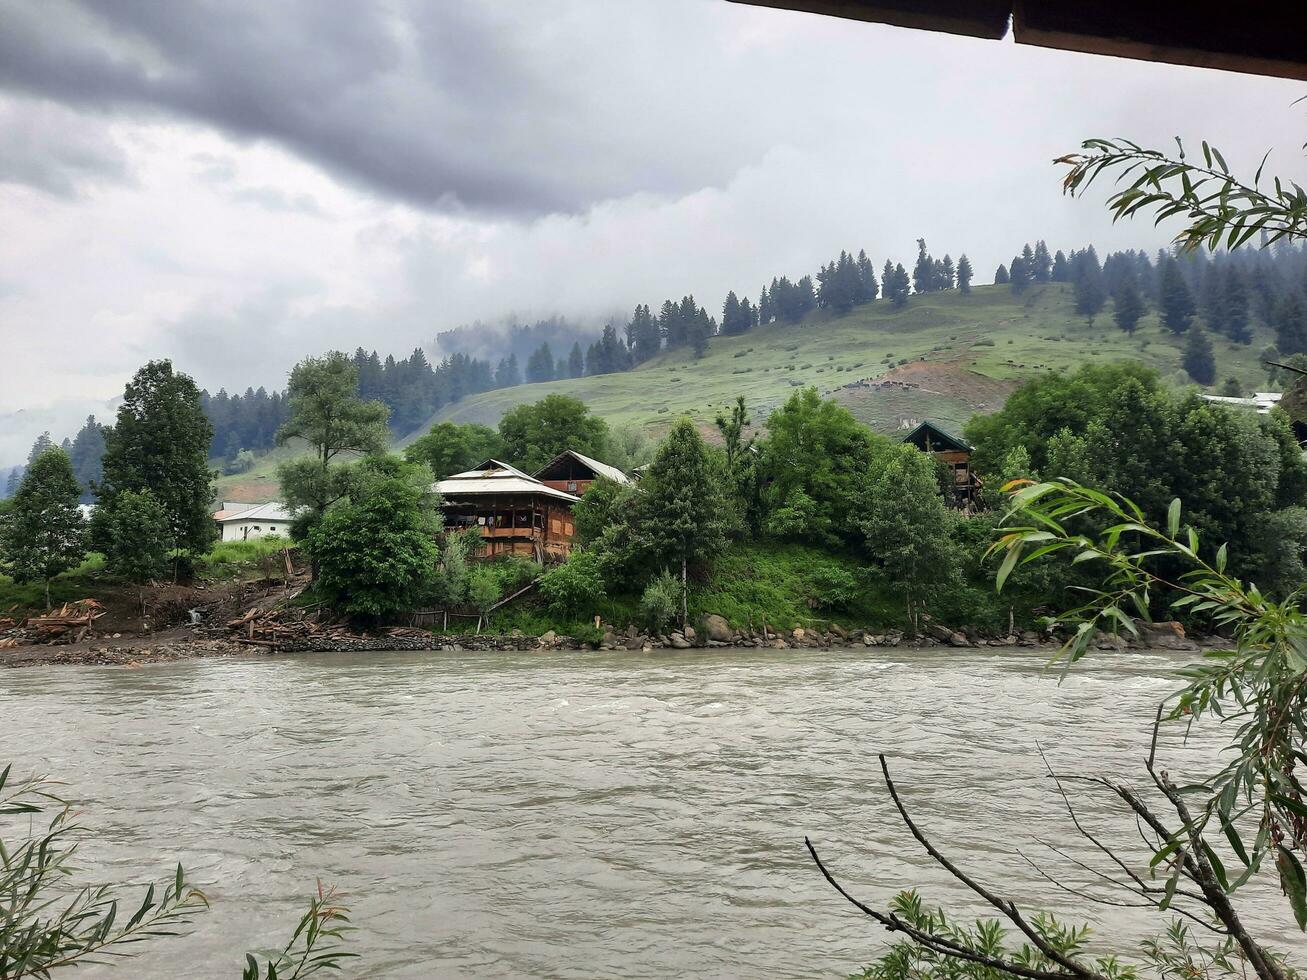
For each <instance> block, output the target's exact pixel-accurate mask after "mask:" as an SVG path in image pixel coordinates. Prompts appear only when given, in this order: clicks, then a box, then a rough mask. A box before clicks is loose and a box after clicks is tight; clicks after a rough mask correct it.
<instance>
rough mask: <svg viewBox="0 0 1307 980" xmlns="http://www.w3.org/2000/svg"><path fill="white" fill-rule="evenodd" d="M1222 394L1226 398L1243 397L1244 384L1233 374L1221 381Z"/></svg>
mask: <svg viewBox="0 0 1307 980" xmlns="http://www.w3.org/2000/svg"><path fill="white" fill-rule="evenodd" d="M1221 394H1222V395H1223V396H1225V397H1226V398H1241V397H1243V385H1241V384H1240V383H1239V379H1238V378H1236V377H1234V376H1233V375H1231V376H1230V377H1228V378H1226V379H1225V380H1224V381H1222V382H1221Z"/></svg>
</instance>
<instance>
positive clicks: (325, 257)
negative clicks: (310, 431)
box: [0, 0, 1303, 464]
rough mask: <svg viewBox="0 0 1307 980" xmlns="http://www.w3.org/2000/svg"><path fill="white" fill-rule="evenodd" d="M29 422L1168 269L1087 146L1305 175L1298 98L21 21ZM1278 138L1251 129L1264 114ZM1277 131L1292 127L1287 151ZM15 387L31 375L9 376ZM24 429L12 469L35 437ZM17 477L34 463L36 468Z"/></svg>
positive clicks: (929, 70)
mask: <svg viewBox="0 0 1307 980" xmlns="http://www.w3.org/2000/svg"><path fill="white" fill-rule="evenodd" d="M0 23H3V24H4V29H3V30H0V126H3V127H4V131H5V132H6V134H7V135H8V136H12V135H13V134H15V133H18V134H21V135H22V137H23V138H22V139H12V138H11V139H6V140H5V141H3V142H4V145H3V147H2V148H0V214H3V217H4V230H5V233H4V235H0V270H3V277H4V281H3V283H0V350H2V351H3V354H4V360H3V362H0V412H12V411H14V410H17V409H20V408H27V409H29V410H35V409H38V408H41V407H42V406H53V405H56V404H58V403H61V402H66V403H70V404H73V405H75V406H78V407H76V408H70V409H69V413H68V414H69V418H70V419H71V420H72V421H76V422H80V418H78V415H79V414H84V412H83V411H82V409H81V407H80V406H82V405H84V404H102V403H103V402H104V401H106V400H108V399H110V398H112V397H114V396H116V395H117V394H118V393H120V392H121V391H122V386H123V383H124V382H125V381H126V380H127V379H128V378H129V377H130V375H131V373H132V371H134V370H135V369H136V367H138V366H139V365H140V364H141V363H143V362H144V361H145V360H147V359H148V358H151V357H162V356H166V357H173V358H174V359H175V360H176V363H177V365H178V367H179V368H180V369H181V370H184V371H187V372H188V373H191V374H192V375H193V376H194V377H195V378H196V380H197V381H198V382H199V383H200V384H201V385H203V386H205V387H208V388H209V389H210V390H216V389H217V388H218V387H219V386H226V387H227V388H228V389H229V390H230V389H237V390H244V389H245V387H247V386H254V387H257V386H259V385H264V386H269V387H272V386H280V385H282V384H284V381H285V375H286V371H287V369H288V368H289V367H290V366H291V365H292V364H293V363H294V362H295V361H296V360H298V359H299V358H301V357H303V356H304V355H306V354H308V353H313V352H319V351H322V350H324V349H327V348H329V347H339V348H344V349H347V350H352V349H353V348H354V347H356V346H359V345H362V346H365V347H367V348H369V349H371V348H377V349H379V350H380V351H381V352H382V353H383V354H384V353H390V352H393V353H395V354H397V355H402V354H403V353H405V352H407V351H409V350H412V348H413V347H414V346H415V345H417V344H425V345H428V346H430V345H431V344H432V341H433V339H434V337H435V335H436V333H437V332H438V331H440V330H444V329H448V328H449V327H452V326H457V325H459V324H462V323H469V322H472V321H473V320H481V321H483V322H497V321H499V320H500V319H501V318H504V317H506V316H511V315H516V316H517V317H518V318H519V319H521V320H529V319H532V318H536V317H546V316H550V315H555V314H561V315H563V316H566V317H567V318H568V319H570V320H581V319H583V320H587V321H589V322H594V323H601V322H602V320H603V319H604V318H607V317H611V316H614V315H616V316H624V315H626V314H625V312H624V311H628V310H629V309H630V308H631V307H632V306H633V305H634V304H636V303H641V302H647V303H651V304H657V303H659V302H661V300H662V299H664V298H667V297H674V296H680V295H683V294H684V293H688V292H693V293H694V294H695V296H696V297H697V298H698V300H699V301H700V302H701V303H702V304H704V305H705V306H707V307H709V308H710V309H712V310H714V311H716V310H718V309H720V304H721V301H722V297H723V296H724V294H725V292H726V290H727V289H733V290H735V291H736V292H737V294H741V295H744V294H747V295H749V296H750V297H751V298H755V299H756V297H757V291H758V288H759V287H760V286H761V285H762V283H763V281H764V280H768V279H770V277H771V276H773V275H780V274H789V275H791V276H796V275H801V274H803V273H805V272H813V271H815V269H816V268H817V266H818V264H820V263H822V262H825V261H827V260H828V259H829V258H831V257H832V256H834V255H835V254H837V253H838V251H839V250H840V249H841V248H852V249H855V250H856V249H858V248H865V249H866V250H867V252H868V253H869V255H870V256H871V257H872V259H873V260H874V261H875V262H876V264H877V266H878V267H879V265H880V264H881V263H882V262H883V261H884V260H885V258H887V257H893V258H894V259H895V260H896V261H897V260H902V261H904V262H905V264H908V263H909V262H910V259H911V257H912V255H913V253H914V252H915V240H916V239H917V238H918V237H925V238H926V239H927V241H928V243H929V245H930V247H931V249H932V250H933V251H934V252H935V254H937V255H938V254H942V253H944V252H949V253H951V254H952V255H953V257H954V258H955V259H956V258H957V256H958V254H959V253H960V252H962V251H965V252H967V253H968V255H969V256H970V258H971V259H972V261H973V264H974V265H975V267H976V269H977V274H978V275H977V279H978V281H986V280H987V279H988V276H989V274H990V273H991V272H992V270H993V269H994V267H995V266H996V265H997V264H998V263H999V262H1007V261H1010V259H1011V256H1012V254H1013V252H1015V251H1017V250H1019V249H1020V247H1021V245H1022V244H1023V243H1024V242H1026V241H1031V240H1034V239H1036V238H1040V237H1042V238H1045V239H1047V240H1048V243H1049V245H1050V246H1051V247H1052V248H1071V247H1078V246H1080V245H1083V244H1085V243H1087V242H1093V243H1095V244H1096V245H1097V246H1098V247H1099V248H1100V250H1109V249H1112V248H1123V247H1137V246H1142V247H1146V248H1154V247H1157V246H1158V245H1161V244H1163V243H1164V242H1165V241H1166V239H1167V237H1168V232H1167V230H1165V229H1163V230H1161V231H1158V230H1154V229H1152V228H1151V226H1150V225H1148V224H1147V223H1145V222H1134V223H1123V224H1119V225H1112V223H1111V222H1110V220H1109V218H1108V216H1107V215H1106V213H1105V212H1104V210H1103V208H1102V206H1101V204H1102V198H1103V196H1104V194H1105V192H1106V188H1105V187H1104V188H1096V189H1095V192H1094V193H1093V194H1091V195H1090V197H1089V198H1088V199H1086V200H1083V201H1082V200H1072V199H1068V198H1065V197H1063V196H1062V195H1061V193H1060V191H1059V187H1058V173H1057V171H1056V168H1054V167H1053V166H1052V165H1051V160H1052V158H1053V157H1055V156H1057V155H1058V154H1060V153H1063V152H1066V151H1067V150H1070V149H1073V148H1074V147H1075V146H1076V145H1078V143H1079V141H1080V140H1081V139H1083V138H1085V137H1087V136H1096V135H1118V134H1119V135H1126V136H1130V137H1132V138H1135V139H1138V140H1140V141H1142V142H1145V143H1148V144H1151V145H1161V146H1165V145H1167V144H1168V140H1169V138H1170V137H1171V136H1172V135H1173V134H1180V135H1184V136H1186V137H1187V138H1189V139H1190V140H1191V141H1194V142H1196V140H1197V139H1198V138H1201V137H1206V138H1209V139H1211V140H1212V141H1213V142H1215V143H1216V144H1217V145H1219V146H1220V147H1221V148H1222V150H1223V151H1224V153H1225V156H1226V158H1227V159H1228V160H1229V161H1230V163H1231V164H1232V165H1233V166H1235V167H1236V168H1240V169H1244V170H1250V169H1252V168H1254V167H1256V165H1257V162H1258V160H1259V159H1260V157H1261V154H1262V152H1263V151H1264V150H1265V149H1266V148H1267V147H1268V146H1271V145H1275V144H1277V143H1278V144H1279V145H1280V147H1281V151H1282V152H1285V151H1287V155H1280V154H1279V153H1277V155H1273V156H1272V158H1271V163H1270V164H1269V165H1268V173H1269V172H1272V171H1274V172H1278V173H1283V174H1285V175H1286V176H1289V177H1296V178H1297V179H1299V180H1300V181H1301V180H1302V178H1303V167H1302V165H1301V156H1300V154H1298V153H1297V146H1298V144H1300V143H1301V142H1302V137H1301V136H1298V137H1297V138H1295V137H1294V134H1293V133H1291V132H1290V131H1289V130H1290V127H1289V126H1288V125H1287V124H1288V123H1289V122H1296V121H1297V120H1298V119H1299V118H1300V117H1299V116H1298V115H1297V114H1296V111H1295V110H1293V109H1291V108H1290V107H1289V106H1290V103H1291V102H1292V100H1293V99H1294V98H1295V97H1297V96H1298V95H1299V94H1301V92H1300V90H1301V86H1300V85H1298V84H1294V83H1290V82H1284V81H1277V80H1274V79H1265V78H1251V77H1244V76H1238V75H1232V74H1229V73H1222V72H1210V71H1201V70H1198V69H1187V68H1176V67H1172V66H1163V65H1152V64H1145V63H1136V62H1125V61H1120V60H1116V59H1109V58H1096V57H1089V56H1081V55H1074V54H1069V53H1065V52H1053V51H1045V50H1040V49H1029V48H1018V47H1015V46H1013V45H1011V44H1007V43H991V42H983V41H978V40H973V39H964V38H955V37H949V36H945V35H936V34H930V33H927V32H915V31H902V30H896V29H892V28H886V27H878V26H875V25H865V24H858V23H854V22H849V21H841V20H836V19H832V18H823V17H812V16H803V15H798V14H793V13H788V12H783V11H776V10H768V9H762V8H754V7H748V6H742V5H737V4H731V3H725V2H722V0H623V2H622V3H620V4H618V3H612V2H609V0H537V2H526V0H522V2H517V3H497V4H489V3H474V2H471V0H441V2H439V3H426V2H418V0H390V2H388V3H387V4H384V5H381V4H360V5H355V6H352V7H350V8H349V16H342V15H341V13H340V8H339V7H338V6H336V5H332V4H324V3H321V2H319V0H284V2H279V3H276V4H269V3H265V2H262V0H207V2H206V0H197V2H194V3H184V4H183V3H155V2H152V0H0ZM1250 107H1255V109H1256V111H1250ZM1268 120H1269V121H1268ZM12 365H21V370H13V368H12ZM35 417H36V416H35V415H34V414H31V413H30V412H29V413H27V414H24V415H14V416H6V417H4V419H3V421H0V437H3V439H4V440H6V441H4V442H3V445H0V464H3V463H5V462H6V461H7V460H6V459H5V457H4V452H6V448H5V447H8V446H18V447H19V448H21V450H22V452H23V453H25V452H26V447H27V446H28V445H30V443H31V441H32V439H33V438H35V436H36V435H37V434H38V433H39V431H40V430H39V428H38V429H36V430H35V431H32V429H33V426H34V424H36V423H34V422H32V421H31V420H32V419H35ZM20 458H21V457H20Z"/></svg>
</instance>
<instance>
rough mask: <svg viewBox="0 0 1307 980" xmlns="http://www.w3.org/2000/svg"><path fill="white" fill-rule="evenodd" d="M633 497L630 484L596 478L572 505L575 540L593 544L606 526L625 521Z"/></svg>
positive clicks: (634, 492)
mask: <svg viewBox="0 0 1307 980" xmlns="http://www.w3.org/2000/svg"><path fill="white" fill-rule="evenodd" d="M635 497H636V490H635V489H634V488H633V487H631V486H629V485H626V484H621V483H618V482H617V481H616V480H609V479H607V478H606V477H600V478H599V479H597V480H595V481H594V483H592V484H590V487H589V489H588V490H586V492H585V493H584V494H582V495H581V499H580V500H579V501H578V502H577V503H576V504H575V505H574V506H573V508H572V520H573V525H574V527H575V529H576V541H577V543H578V544H581V545H590V544H594V543H595V542H596V541H598V540H599V538H600V536H601V535H602V534H603V533H604V531H605V530H606V529H607V528H609V527H611V526H613V525H614V524H620V523H623V522H625V521H626V520H627V518H628V517H629V515H630V513H631V511H632V509H633V508H634V507H635V502H636V501H635Z"/></svg>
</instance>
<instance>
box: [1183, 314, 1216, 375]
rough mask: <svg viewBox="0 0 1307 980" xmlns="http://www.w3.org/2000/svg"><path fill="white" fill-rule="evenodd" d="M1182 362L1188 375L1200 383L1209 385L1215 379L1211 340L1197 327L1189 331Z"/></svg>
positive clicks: (1214, 360) (1214, 359) (1214, 358)
mask: <svg viewBox="0 0 1307 980" xmlns="http://www.w3.org/2000/svg"><path fill="white" fill-rule="evenodd" d="M1183 364H1184V369H1185V371H1186V372H1187V373H1188V374H1189V377H1191V378H1193V379H1194V380H1195V381H1197V382H1198V383H1199V384H1200V385H1210V384H1213V383H1214V382H1215V381H1216V357H1215V355H1214V354H1213V353H1212V342H1211V341H1210V340H1208V339H1207V334H1206V332H1205V331H1203V330H1202V329H1200V328H1198V327H1194V328H1193V329H1192V330H1190V331H1189V339H1188V340H1187V341H1186V342H1185V347H1184V359H1183Z"/></svg>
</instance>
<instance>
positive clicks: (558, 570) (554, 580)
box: [538, 549, 605, 619]
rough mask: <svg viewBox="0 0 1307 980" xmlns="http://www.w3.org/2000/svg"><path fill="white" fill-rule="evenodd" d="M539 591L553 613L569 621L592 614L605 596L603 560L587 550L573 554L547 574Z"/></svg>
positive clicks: (541, 582) (542, 579) (543, 577)
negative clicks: (601, 561) (600, 562)
mask: <svg viewBox="0 0 1307 980" xmlns="http://www.w3.org/2000/svg"><path fill="white" fill-rule="evenodd" d="M538 588H539V590H540V595H541V597H542V598H543V599H544V600H545V603H546V604H547V605H548V606H549V611H550V612H552V613H553V614H554V615H556V616H561V617H564V618H567V619H571V618H574V617H577V616H586V615H589V614H591V613H592V612H593V611H594V608H595V605H596V603H598V602H600V601H601V600H602V599H603V598H604V595H605V584H604V575H603V571H602V569H601V567H600V564H599V560H598V558H597V557H596V556H595V554H594V553H593V552H591V551H587V550H585V549H578V550H576V551H573V552H572V553H571V555H569V556H568V558H567V561H565V562H563V563H562V564H560V565H555V566H554V567H553V568H551V569H550V570H549V571H547V572H545V574H544V575H543V576H541V578H540V584H539V586H538Z"/></svg>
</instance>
